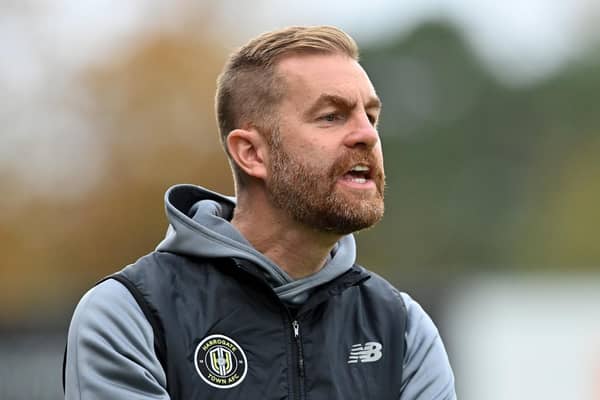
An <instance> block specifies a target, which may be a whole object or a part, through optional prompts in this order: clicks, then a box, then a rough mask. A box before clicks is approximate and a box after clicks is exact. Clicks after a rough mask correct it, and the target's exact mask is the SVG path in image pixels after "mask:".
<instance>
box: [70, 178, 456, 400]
mask: <svg viewBox="0 0 600 400" xmlns="http://www.w3.org/2000/svg"><path fill="white" fill-rule="evenodd" d="M165 207H166V212H167V217H168V219H169V222H170V225H169V228H168V230H167V234H166V237H165V239H164V240H163V241H162V242H161V243H160V244H159V245H158V247H157V248H156V250H157V251H166V252H172V253H177V254H181V255H188V256H189V255H192V256H202V257H236V258H243V259H247V260H249V261H251V262H253V263H254V264H255V265H257V266H259V267H260V268H261V269H262V271H263V273H264V276H265V278H266V280H267V281H268V282H269V283H270V284H271V286H272V287H273V289H274V291H275V293H277V295H278V296H279V298H280V299H282V301H284V302H286V303H288V304H290V305H299V304H301V303H303V302H304V301H305V300H306V299H307V298H308V297H310V293H311V291H312V289H314V288H315V287H317V286H319V285H322V284H323V283H325V282H328V281H330V280H332V279H334V278H336V277H337V276H339V275H341V274H343V273H344V272H345V271H347V270H348V269H350V268H351V267H352V265H353V264H354V261H355V257H356V247H355V242H354V238H353V236H352V235H347V236H344V237H342V238H341V239H340V241H339V242H338V243H337V244H336V246H335V247H334V249H333V250H332V252H331V254H330V256H329V259H328V260H327V262H326V264H325V266H324V267H323V268H322V269H321V270H320V271H319V272H317V273H315V274H313V275H310V276H308V277H305V278H302V279H298V280H294V279H292V278H291V277H290V276H289V275H288V274H287V273H286V272H285V271H283V270H282V269H281V268H279V267H278V266H277V265H276V264H275V263H273V262H272V261H271V260H269V259H268V258H267V257H265V256H264V255H263V254H261V253H260V252H258V251H257V250H256V249H254V248H253V247H252V245H251V244H250V243H249V242H248V241H247V240H246V239H245V238H244V237H243V236H242V235H241V233H240V232H239V231H238V230H237V229H236V228H235V227H234V226H233V225H231V224H230V223H229V221H230V220H231V217H232V215H233V210H234V207H235V201H234V199H233V198H231V197H226V196H222V195H220V194H218V193H215V192H211V191H209V190H206V189H203V188H201V187H198V186H193V185H177V186H174V187H172V188H170V189H169V190H168V191H167V193H166V195H165ZM401 295H402V297H403V299H404V302H405V304H406V307H407V311H408V321H407V330H406V334H405V341H406V349H407V350H406V354H405V357H404V360H403V363H404V373H403V378H402V379H403V382H402V387H403V390H402V394H401V397H400V398H401V399H402V400H431V399H444V400H446V399H455V398H456V394H455V392H454V377H453V374H452V370H451V368H450V365H449V362H448V358H447V355H446V351H445V349H444V346H443V344H442V341H441V339H440V337H439V334H438V331H437V329H436V327H435V326H434V324H433V322H432V321H431V319H430V318H429V317H428V316H427V314H426V313H425V312H424V311H423V309H422V308H421V307H420V306H419V305H418V304H417V303H416V302H415V301H414V300H412V299H411V298H410V297H409V296H408V295H407V294H405V293H401ZM153 343H154V338H153V331H152V327H151V326H150V324H149V322H148V321H147V320H146V318H145V316H144V314H143V312H142V310H141V309H140V308H139V306H138V304H137V303H136V301H135V299H134V298H133V297H132V295H131V293H130V292H129V291H128V290H127V289H126V288H125V287H124V286H122V285H121V284H120V283H119V282H117V281H115V280H107V281H104V282H102V283H101V284H99V285H97V286H96V287H94V288H93V289H91V290H90V291H89V292H88V293H87V294H86V295H85V296H84V297H83V298H82V299H81V301H80V302H79V304H78V306H77V308H76V310H75V313H74V315H73V319H72V321H71V326H70V329H69V337H68V347H67V356H66V370H65V374H66V375H65V376H66V381H65V395H66V399H86V400H87V399H168V398H169V397H168V394H167V392H166V389H165V388H166V377H165V373H164V371H163V369H162V367H161V364H160V362H159V361H158V358H157V357H156V354H155V353H154V347H153Z"/></svg>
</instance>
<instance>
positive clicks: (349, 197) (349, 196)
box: [266, 132, 385, 235]
mask: <svg viewBox="0 0 600 400" xmlns="http://www.w3.org/2000/svg"><path fill="white" fill-rule="evenodd" d="M270 142H271V143H270V145H271V152H270V157H271V163H270V165H269V178H268V179H267V182H266V185H267V191H268V193H269V198H270V200H271V202H272V203H273V204H274V205H275V206H276V207H278V208H280V209H283V210H285V211H287V212H288V213H289V214H290V215H291V216H292V218H294V219H295V220H296V221H298V222H300V223H302V224H305V225H307V226H310V227H312V228H314V229H317V230H321V231H326V232H332V233H336V234H340V235H346V234H349V233H352V232H356V231H359V230H362V229H365V228H368V227H370V226H372V225H374V224H376V223H377V222H378V221H379V220H380V219H381V218H382V217H383V210H384V205H383V192H384V187H385V175H384V172H383V166H382V165H381V163H380V161H379V160H377V158H376V157H375V156H374V155H373V154H371V152H370V151H366V150H362V151H359V150H348V151H347V152H346V153H344V154H342V155H341V156H340V157H338V158H337V159H336V160H335V161H334V162H333V163H331V164H330V165H329V166H327V165H324V164H323V163H318V164H317V163H312V162H310V161H308V160H307V161H301V160H299V159H297V158H295V157H294V155H293V154H292V153H291V152H289V151H286V150H285V149H284V148H283V144H282V143H281V139H280V135H279V134H278V133H277V132H275V133H274V134H273V135H272V137H271V140H270ZM361 162H362V163H365V164H368V165H369V166H370V168H371V173H370V178H371V179H372V180H373V181H374V182H375V185H376V190H351V189H348V188H343V187H339V184H338V180H339V179H340V177H342V176H343V175H344V174H346V173H347V172H348V171H349V170H350V169H351V168H352V167H353V166H355V165H356V164H358V163H361Z"/></svg>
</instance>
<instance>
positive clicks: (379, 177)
mask: <svg viewBox="0 0 600 400" xmlns="http://www.w3.org/2000/svg"><path fill="white" fill-rule="evenodd" d="M357 164H365V165H368V166H369V177H370V178H371V179H372V180H374V181H375V183H376V185H377V187H378V188H379V189H380V190H381V191H382V190H383V186H384V184H385V173H384V171H383V164H382V163H381V161H380V160H379V159H378V158H377V157H376V156H375V155H374V154H373V153H372V152H368V151H352V150H350V151H347V152H345V153H344V154H342V155H340V156H339V157H338V158H337V159H336V160H335V162H334V163H333V166H332V168H331V170H330V178H331V179H332V180H336V179H337V178H338V177H340V176H342V175H344V174H346V173H347V172H348V171H350V169H351V168H352V167H354V166H355V165H357Z"/></svg>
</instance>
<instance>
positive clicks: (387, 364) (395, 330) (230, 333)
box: [108, 252, 407, 400]
mask: <svg viewBox="0 0 600 400" xmlns="http://www.w3.org/2000/svg"><path fill="white" fill-rule="evenodd" d="M108 279H116V280H118V281H119V282H121V283H122V284H123V285H125V286H126V287H127V289H128V290H129V291H130V292H131V294H132V295H133V297H134V298H135V300H136V301H137V303H138V304H139V305H140V307H141V309H142V311H143V312H144V314H145V316H146V318H147V319H148V321H149V322H150V324H151V326H152V328H153V331H154V339H155V340H154V347H155V351H156V355H157V357H158V359H159V361H160V363H161V364H162V366H163V368H164V370H165V373H166V378H167V391H168V392H169V394H170V396H171V399H172V400H179V399H181V400H193V399H198V400H209V399H240V400H241V399H244V400H270V399H273V400H274V399H310V400H338V399H339V400H342V399H343V400H350V399H357V400H358V399H361V400H366V399H378V400H386V399H390V400H392V399H394V400H398V399H399V397H400V386H401V380H402V379H401V376H402V367H403V360H404V352H405V338H404V335H405V329H406V319H407V312H406V307H405V304H404V302H403V300H402V297H401V296H400V294H399V292H398V291H397V290H396V289H395V288H393V287H392V286H391V285H390V284H389V283H388V282H386V281H385V280H384V279H382V278H380V277H379V276H377V275H375V274H372V273H369V272H367V271H366V270H365V269H364V268H362V267H360V266H357V265H355V266H353V267H352V268H351V269H350V270H349V271H347V272H346V273H344V274H343V275H341V276H339V277H338V278H336V279H334V280H333V281H330V282H328V283H326V284H324V285H321V286H319V287H317V288H315V289H314V291H313V292H312V293H311V294H310V297H309V299H308V300H307V301H306V303H305V304H303V305H302V306H301V307H300V308H298V309H293V308H290V307H289V306H286V304H284V303H283V302H282V301H281V300H280V299H279V298H278V297H277V295H276V294H275V292H274V291H273V290H272V288H271V287H270V286H269V285H268V283H267V282H266V280H265V279H264V277H263V275H262V273H261V272H260V270H259V269H258V267H257V266H255V265H253V264H252V263H250V262H247V261H245V260H238V259H205V258H194V257H183V256H180V255H176V254H172V253H167V252H154V253H151V254H149V255H147V256H145V257H142V258H141V259H139V260H138V261H137V262H136V263H135V264H132V265H130V266H128V267H126V268H125V269H123V270H122V271H120V272H118V273H117V274H115V275H112V276H110V277H109V278H108Z"/></svg>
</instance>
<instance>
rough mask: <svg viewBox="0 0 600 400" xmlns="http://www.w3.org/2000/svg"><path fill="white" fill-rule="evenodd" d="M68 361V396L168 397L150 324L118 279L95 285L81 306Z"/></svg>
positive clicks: (104, 399)
mask: <svg viewBox="0 0 600 400" xmlns="http://www.w3.org/2000/svg"><path fill="white" fill-rule="evenodd" d="M66 363H67V364H66V370H65V399H67V400H80V399H81V400H96V399H97V400H108V399H128V400H138V399H139V400H142V399H156V400H166V399H169V395H168V394H167V391H166V389H165V387H166V377H165V373H164V371H163V369H162V366H161V365H160V362H159V361H158V359H157V358H156V354H155V352H154V334H153V331H152V327H151V326H150V323H149V322H148V320H147V319H146V317H145V316H144V313H143V312H142V310H141V309H140V307H139V306H138V304H137V303H136V301H135V299H134V298H133V296H132V295H131V293H130V292H129V290H127V289H126V288H125V287H124V286H123V285H121V284H120V283H119V282H117V281H115V280H112V279H110V280H107V281H104V282H102V283H101V284H100V285H98V286H96V287H94V288H93V289H92V290H90V291H89V292H88V293H87V294H86V295H85V296H83V298H82V299H81V301H80V302H79V304H78V305H77V308H76V309H75V313H74V315H73V319H72V320H71V326H70V328H69V339H68V346H67V359H66Z"/></svg>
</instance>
